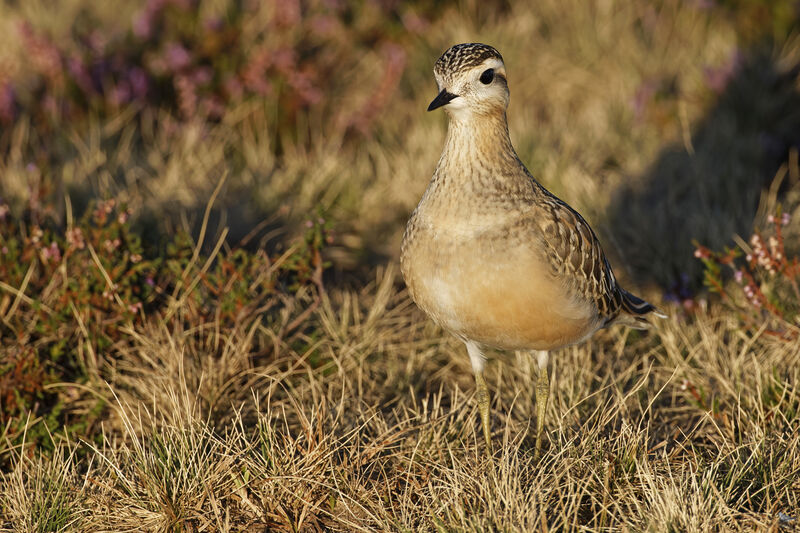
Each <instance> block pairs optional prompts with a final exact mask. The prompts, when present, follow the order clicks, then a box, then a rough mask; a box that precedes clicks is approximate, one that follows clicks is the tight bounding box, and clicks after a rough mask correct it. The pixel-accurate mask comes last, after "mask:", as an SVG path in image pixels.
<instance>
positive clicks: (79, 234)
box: [67, 228, 86, 250]
mask: <svg viewBox="0 0 800 533" xmlns="http://www.w3.org/2000/svg"><path fill="white" fill-rule="evenodd" d="M67 243H68V244H69V245H70V247H75V248H77V249H78V250H83V249H84V247H85V246H86V242H85V241H84V239H83V231H81V228H72V229H69V230H67Z"/></svg>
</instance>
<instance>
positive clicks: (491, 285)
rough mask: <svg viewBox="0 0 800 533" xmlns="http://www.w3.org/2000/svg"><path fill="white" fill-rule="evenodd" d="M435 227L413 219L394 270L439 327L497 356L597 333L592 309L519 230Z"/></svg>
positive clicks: (498, 226) (452, 225)
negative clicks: (492, 350) (398, 268)
mask: <svg viewBox="0 0 800 533" xmlns="http://www.w3.org/2000/svg"><path fill="white" fill-rule="evenodd" d="M439 222H441V221H437V220H435V219H431V218H427V217H425V216H424V215H422V216H419V213H415V216H412V219H411V220H410V221H409V226H408V228H407V230H406V235H405V237H404V243H403V252H402V256H401V266H402V271H403V276H404V278H405V280H406V284H407V285H408V288H409V291H410V293H411V297H412V298H413V299H414V301H415V302H416V303H417V305H418V306H419V307H420V308H421V309H422V310H423V311H425V312H426V313H427V314H428V315H429V316H430V317H431V318H432V319H433V320H434V321H436V322H437V323H439V324H440V325H441V326H442V327H444V328H445V329H447V330H449V331H451V332H452V333H454V334H455V335H457V336H460V337H462V338H467V339H471V340H473V341H476V342H479V343H481V344H486V345H489V346H494V347H497V348H501V349H538V350H550V349H555V348H559V347H561V346H565V345H568V344H572V343H574V342H578V341H580V340H582V339H584V338H586V337H587V336H588V335H591V333H593V332H594V331H596V330H597V328H598V327H599V325H600V320H599V319H598V317H597V310H596V308H595V307H594V305H592V304H591V302H588V301H586V300H584V299H582V298H580V297H578V296H576V295H574V294H572V293H571V291H569V290H568V289H567V288H566V286H565V285H564V284H563V283H561V282H560V280H559V279H558V277H557V276H556V275H554V273H553V272H551V271H550V269H549V267H548V265H547V263H546V261H545V260H544V258H543V255H542V254H541V252H540V251H539V250H537V249H536V246H535V239H534V238H533V235H529V236H528V237H527V238H526V237H525V235H526V231H525V228H519V227H511V228H509V225H508V224H507V223H506V222H505V221H504V222H502V223H498V224H492V225H485V226H477V225H474V224H458V223H457V222H453V221H452V220H450V221H449V222H448V223H446V224H443V223H439Z"/></svg>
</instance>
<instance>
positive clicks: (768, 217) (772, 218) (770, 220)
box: [767, 215, 775, 224]
mask: <svg viewBox="0 0 800 533" xmlns="http://www.w3.org/2000/svg"><path fill="white" fill-rule="evenodd" d="M767 222H769V223H770V224H772V223H773V222H775V217H774V216H772V215H769V216H767Z"/></svg>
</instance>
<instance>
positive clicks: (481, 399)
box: [475, 372, 492, 457]
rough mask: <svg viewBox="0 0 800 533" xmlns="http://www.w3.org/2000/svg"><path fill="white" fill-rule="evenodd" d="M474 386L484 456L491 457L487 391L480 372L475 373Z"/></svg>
mask: <svg viewBox="0 0 800 533" xmlns="http://www.w3.org/2000/svg"><path fill="white" fill-rule="evenodd" d="M475 384H476V385H477V388H478V410H479V411H480V413H481V424H482V425H483V438H484V439H486V455H488V456H489V457H491V456H492V435H491V432H490V431H489V390H488V389H487V388H486V381H485V380H484V379H483V373H482V372H476V373H475Z"/></svg>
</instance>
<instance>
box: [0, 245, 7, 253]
mask: <svg viewBox="0 0 800 533" xmlns="http://www.w3.org/2000/svg"><path fill="white" fill-rule="evenodd" d="M0 252H2V253H3V254H7V253H8V247H7V246H3V247H2V248H0Z"/></svg>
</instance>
